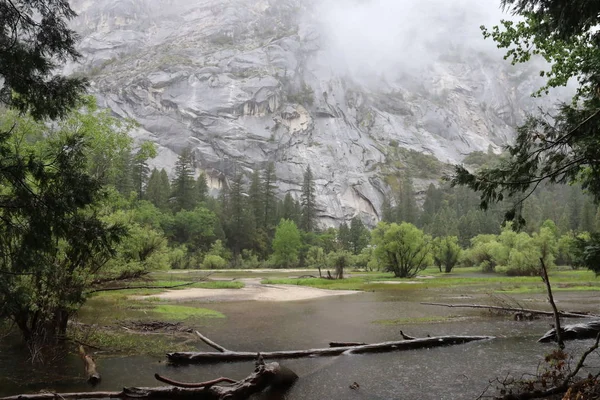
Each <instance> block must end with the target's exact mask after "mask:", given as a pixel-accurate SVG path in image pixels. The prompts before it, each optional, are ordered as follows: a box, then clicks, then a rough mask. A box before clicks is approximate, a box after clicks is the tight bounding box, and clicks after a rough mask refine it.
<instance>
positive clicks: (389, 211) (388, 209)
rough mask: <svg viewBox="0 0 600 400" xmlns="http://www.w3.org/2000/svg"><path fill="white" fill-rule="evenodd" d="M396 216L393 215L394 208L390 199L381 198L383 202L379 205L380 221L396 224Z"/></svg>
mask: <svg viewBox="0 0 600 400" xmlns="http://www.w3.org/2000/svg"><path fill="white" fill-rule="evenodd" d="M395 217H396V216H395V215H394V208H393V207H392V204H391V203H390V199H389V198H388V197H387V196H385V195H384V196H383V202H382V203H381V220H382V221H383V222H390V223H391V222H396V218H395Z"/></svg>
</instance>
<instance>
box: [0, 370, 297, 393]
mask: <svg viewBox="0 0 600 400" xmlns="http://www.w3.org/2000/svg"><path fill="white" fill-rule="evenodd" d="M163 379H168V378H163ZM296 379H298V376H297V375H296V374H295V373H294V372H293V371H291V370H289V369H287V368H285V367H282V366H280V365H279V364H278V363H275V362H274V363H268V364H264V363H262V364H259V365H257V367H256V369H255V370H254V372H253V373H252V374H250V375H249V376H248V377H247V378H245V379H243V380H240V381H233V382H234V383H233V384H232V385H231V386H219V385H216V383H219V382H215V381H218V380H214V381H208V382H203V383H199V384H196V385H200V386H197V387H176V386H162V387H130V388H124V389H123V390H122V391H120V392H79V393H36V394H20V395H16V396H9V397H3V398H0V400H50V399H53V400H65V399H97V398H111V399H174V400H178V399H186V400H187V399H190V400H192V399H193V400H225V399H227V400H245V399H247V398H248V397H250V396H251V395H253V394H255V393H259V392H261V391H263V390H264V389H266V388H268V387H278V388H281V387H286V388H287V387H289V386H291V385H292V384H293V383H294V381H295V380H296ZM221 381H232V380H230V379H228V378H221ZM171 382H173V383H180V382H176V381H171ZM188 385H193V384H188Z"/></svg>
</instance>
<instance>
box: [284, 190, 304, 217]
mask: <svg viewBox="0 0 600 400" xmlns="http://www.w3.org/2000/svg"><path fill="white" fill-rule="evenodd" d="M280 216H281V219H287V220H290V221H294V223H297V222H298V221H299V220H300V215H299V213H298V202H297V201H294V198H293V197H292V195H291V194H290V192H288V193H286V194H285V197H284V198H283V204H282V210H281V215H280Z"/></svg>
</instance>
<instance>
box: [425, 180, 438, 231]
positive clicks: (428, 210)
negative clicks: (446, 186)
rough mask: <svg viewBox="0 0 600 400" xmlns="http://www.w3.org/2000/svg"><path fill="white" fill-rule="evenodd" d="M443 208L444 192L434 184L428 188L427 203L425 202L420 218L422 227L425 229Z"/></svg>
mask: <svg viewBox="0 0 600 400" xmlns="http://www.w3.org/2000/svg"><path fill="white" fill-rule="evenodd" d="M441 207H442V191H441V190H440V189H437V188H436V187H435V186H434V185H433V183H432V184H430V185H429V187H428V188H427V192H426V193H425V201H424V202H423V213H422V214H421V218H420V225H421V227H424V226H426V225H428V224H430V223H431V221H432V220H433V217H434V215H435V214H436V213H437V212H438V211H439V210H440V208H441Z"/></svg>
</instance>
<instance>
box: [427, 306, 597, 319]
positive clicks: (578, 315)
mask: <svg viewBox="0 0 600 400" xmlns="http://www.w3.org/2000/svg"><path fill="white" fill-rule="evenodd" d="M421 304H423V305H425V306H440V307H450V308H481V309H487V310H496V311H506V312H522V313H529V314H534V315H548V316H551V317H553V316H554V313H553V312H552V311H541V310H530V309H527V308H512V307H500V306H487V305H484V304H446V303H421ZM558 315H559V316H561V317H563V318H600V315H594V314H584V313H574V312H565V311H559V312H558Z"/></svg>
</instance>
